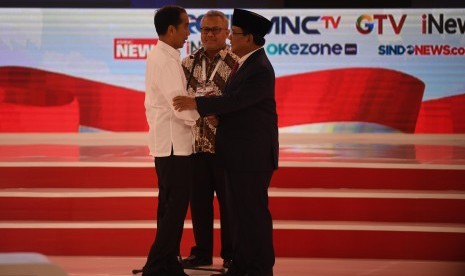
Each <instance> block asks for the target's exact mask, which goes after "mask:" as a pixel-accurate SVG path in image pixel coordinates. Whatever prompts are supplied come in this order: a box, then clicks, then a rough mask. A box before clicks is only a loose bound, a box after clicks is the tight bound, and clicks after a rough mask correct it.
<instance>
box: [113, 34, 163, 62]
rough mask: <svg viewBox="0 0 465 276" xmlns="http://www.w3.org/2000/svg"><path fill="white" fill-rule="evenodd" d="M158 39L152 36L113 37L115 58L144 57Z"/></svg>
mask: <svg viewBox="0 0 465 276" xmlns="http://www.w3.org/2000/svg"><path fill="white" fill-rule="evenodd" d="M157 42H158V39H155V38H152V39H147V38H115V39H114V40H113V54H114V58H115V59H146V58H147V55H148V54H149V52H150V50H152V48H153V47H154V46H155V45H156V44H157Z"/></svg>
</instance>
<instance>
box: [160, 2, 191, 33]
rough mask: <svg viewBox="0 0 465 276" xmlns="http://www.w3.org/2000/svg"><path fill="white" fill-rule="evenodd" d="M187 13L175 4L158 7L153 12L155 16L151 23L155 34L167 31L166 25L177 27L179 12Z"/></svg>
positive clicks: (179, 22) (179, 21) (179, 19)
mask: <svg viewBox="0 0 465 276" xmlns="http://www.w3.org/2000/svg"><path fill="white" fill-rule="evenodd" d="M182 13H187V12H186V10H185V9H184V8H183V7H181V6H177V5H167V6H163V7H162V8H160V9H158V10H157V11H156V12H155V16H154V18H153V23H154V24H155V30H156V31H157V34H158V35H159V36H160V35H164V34H166V32H167V31H168V27H169V26H170V25H173V26H175V27H177V26H178V25H179V24H181V14H182Z"/></svg>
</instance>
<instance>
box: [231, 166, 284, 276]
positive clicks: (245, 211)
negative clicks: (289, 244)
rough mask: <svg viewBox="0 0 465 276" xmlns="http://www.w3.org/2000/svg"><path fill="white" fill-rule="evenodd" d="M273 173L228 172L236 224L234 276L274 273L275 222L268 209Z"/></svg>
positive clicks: (262, 275)
mask: <svg viewBox="0 0 465 276" xmlns="http://www.w3.org/2000/svg"><path fill="white" fill-rule="evenodd" d="M272 175H273V171H266V172H237V171H228V170H226V172H225V176H226V189H227V190H226V195H227V203H228V208H229V210H230V215H231V218H232V227H233V228H232V229H233V259H232V260H233V262H232V266H231V269H230V270H231V275H243V274H246V273H247V274H248V276H272V275H273V266H274V262H275V255H274V247H273V222H272V217H271V213H270V211H269V209H268V187H269V185H270V181H271V176H272ZM228 273H229V272H228Z"/></svg>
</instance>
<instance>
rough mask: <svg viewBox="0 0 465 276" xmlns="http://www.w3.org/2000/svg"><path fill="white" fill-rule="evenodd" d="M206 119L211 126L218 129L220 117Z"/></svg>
mask: <svg viewBox="0 0 465 276" xmlns="http://www.w3.org/2000/svg"><path fill="white" fill-rule="evenodd" d="M205 118H207V121H208V122H209V123H210V125H212V126H214V127H218V123H219V119H218V116H216V115H210V116H207V117H205Z"/></svg>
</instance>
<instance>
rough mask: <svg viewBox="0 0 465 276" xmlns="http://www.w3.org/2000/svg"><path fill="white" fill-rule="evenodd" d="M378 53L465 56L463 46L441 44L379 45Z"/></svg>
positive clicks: (385, 54)
mask: <svg viewBox="0 0 465 276" xmlns="http://www.w3.org/2000/svg"><path fill="white" fill-rule="evenodd" d="M378 54H379V55H381V56H401V55H413V56H465V46H459V47H455V46H450V45H447V44H441V45H430V44H420V45H417V44H415V45H379V46H378Z"/></svg>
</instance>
